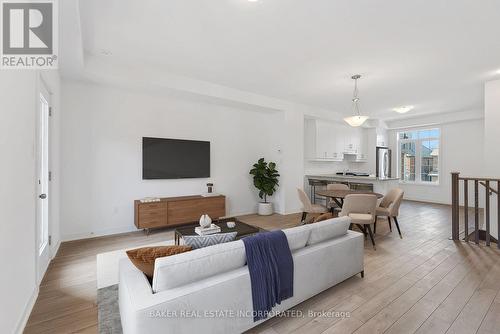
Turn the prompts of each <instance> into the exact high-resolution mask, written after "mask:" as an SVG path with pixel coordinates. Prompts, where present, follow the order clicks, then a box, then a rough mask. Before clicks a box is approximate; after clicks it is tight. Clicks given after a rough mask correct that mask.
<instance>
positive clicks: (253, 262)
mask: <svg viewBox="0 0 500 334" xmlns="http://www.w3.org/2000/svg"><path fill="white" fill-rule="evenodd" d="M242 240H243V243H244V244H245V252H246V256H247V265H248V270H249V272H250V281H251V283H252V301H253V310H254V314H253V315H254V319H253V320H254V322H255V321H258V320H261V319H265V318H267V316H268V313H269V311H271V309H272V308H273V307H274V306H275V305H276V304H280V303H281V301H282V300H285V299H288V298H290V297H292V296H293V258H292V252H291V251H290V247H289V246H288V240H287V239H286V235H285V233H283V231H273V232H266V233H259V234H256V235H253V236H250V237H246V238H243V239H242Z"/></svg>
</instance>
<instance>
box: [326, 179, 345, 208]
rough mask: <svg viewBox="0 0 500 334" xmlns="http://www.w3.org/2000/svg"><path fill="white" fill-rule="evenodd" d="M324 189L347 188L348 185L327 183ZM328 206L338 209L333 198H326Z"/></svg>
mask: <svg viewBox="0 0 500 334" xmlns="http://www.w3.org/2000/svg"><path fill="white" fill-rule="evenodd" d="M326 190H349V186H348V185H347V184H343V183H329V184H327V185H326ZM327 206H328V207H329V208H337V209H340V207H339V206H338V204H337V203H335V201H334V200H333V199H331V198H330V199H329V200H328V205H327Z"/></svg>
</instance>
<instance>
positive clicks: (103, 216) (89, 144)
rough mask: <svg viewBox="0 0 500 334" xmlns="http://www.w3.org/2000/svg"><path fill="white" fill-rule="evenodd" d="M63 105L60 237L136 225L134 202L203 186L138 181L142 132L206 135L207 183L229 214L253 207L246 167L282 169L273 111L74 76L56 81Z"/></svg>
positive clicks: (278, 120)
mask: <svg viewBox="0 0 500 334" xmlns="http://www.w3.org/2000/svg"><path fill="white" fill-rule="evenodd" d="M62 106H63V109H64V115H63V118H62V134H61V140H62V149H61V150H62V155H61V163H62V166H64V168H63V170H62V172H63V174H62V177H63V180H62V185H63V186H62V189H61V192H62V200H61V208H62V209H61V220H62V221H63V224H62V227H61V228H62V235H63V238H64V239H66V240H67V239H73V238H81V237H86V236H90V235H103V234H110V233H117V232H123V231H130V230H135V226H134V225H133V219H134V214H133V201H134V200H135V199H139V198H142V197H146V196H174V195H175V196H176V195H191V194H200V193H202V192H204V191H206V183H207V181H208V179H191V180H142V174H141V173H142V171H141V169H142V156H141V154H142V153H141V145H142V137H143V136H152V137H162V138H180V139H196V140H209V141H210V142H211V176H212V177H211V178H210V179H209V180H210V181H212V182H214V183H215V191H217V192H220V193H222V194H225V195H226V196H227V213H228V215H234V214H241V213H252V212H255V211H256V203H257V202H258V197H257V191H256V190H255V189H254V187H253V184H252V180H251V177H250V175H248V171H249V170H250V167H251V166H252V164H253V163H254V162H255V161H256V160H257V159H258V158H260V157H265V158H266V159H267V160H274V161H277V162H278V169H281V167H282V166H280V162H281V161H282V157H281V156H280V154H279V153H278V149H280V138H279V137H280V136H279V133H280V131H279V129H276V127H277V125H278V124H281V123H283V119H284V114H283V113H280V112H276V113H265V112H254V111H248V110H238V109H235V108H231V107H227V106H220V105H216V104H211V103H206V102H199V101H198V102H193V101H187V100H181V99H176V98H172V97H166V96H161V95H159V94H151V93H141V92H139V93H138V92H137V91H129V90H126V89H122V88H112V87H111V86H104V85H94V84H86V83H78V82H74V81H64V83H63V99H62ZM282 182H283V181H282ZM277 197H278V198H279V194H278V196H277ZM276 202H277V205H278V207H277V210H279V211H281V210H283V208H282V207H280V201H279V200H276Z"/></svg>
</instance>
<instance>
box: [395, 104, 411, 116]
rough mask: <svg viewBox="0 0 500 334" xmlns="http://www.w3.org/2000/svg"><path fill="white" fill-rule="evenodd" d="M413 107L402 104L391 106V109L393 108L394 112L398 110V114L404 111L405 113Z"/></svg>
mask: <svg viewBox="0 0 500 334" xmlns="http://www.w3.org/2000/svg"><path fill="white" fill-rule="evenodd" d="M413 108H415V107H414V106H403V107H397V108H393V109H392V110H394V111H395V112H398V113H400V114H404V113H407V112H408V111H410V110H412V109H413Z"/></svg>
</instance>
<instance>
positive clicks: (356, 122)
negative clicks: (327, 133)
mask: <svg viewBox="0 0 500 334" xmlns="http://www.w3.org/2000/svg"><path fill="white" fill-rule="evenodd" d="M359 78H361V75H359V74H356V75H353V76H352V77H351V79H353V80H354V92H353V93H352V109H353V111H354V113H355V115H354V116H351V117H346V118H344V121H345V122H346V123H347V124H349V125H350V126H352V127H358V126H361V125H363V123H364V122H365V121H366V120H367V119H368V118H369V117H368V116H363V115H361V112H360V111H359V96H358V93H359V91H358V79H359Z"/></svg>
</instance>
